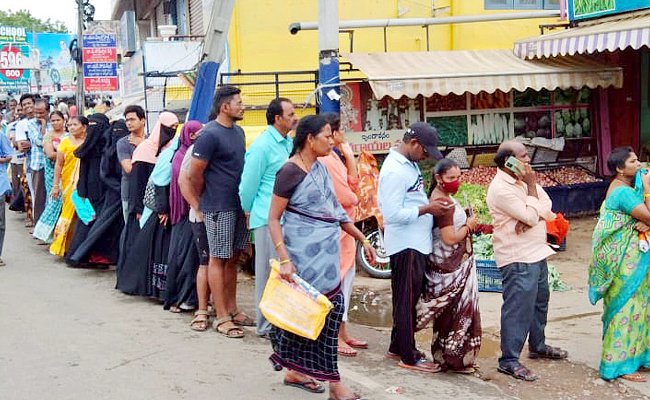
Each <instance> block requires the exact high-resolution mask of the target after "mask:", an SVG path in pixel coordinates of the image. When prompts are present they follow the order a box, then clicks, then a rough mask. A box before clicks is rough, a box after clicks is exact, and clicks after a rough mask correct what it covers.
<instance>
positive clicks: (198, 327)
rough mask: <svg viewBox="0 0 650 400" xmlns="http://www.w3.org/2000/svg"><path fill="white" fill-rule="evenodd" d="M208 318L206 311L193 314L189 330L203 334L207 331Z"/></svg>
mask: <svg viewBox="0 0 650 400" xmlns="http://www.w3.org/2000/svg"><path fill="white" fill-rule="evenodd" d="M209 320H210V316H209V315H208V312H207V311H203V310H198V311H197V312H195V313H194V319H193V320H192V322H190V328H191V329H192V330H193V331H198V332H203V331H205V330H207V329H208V321H209Z"/></svg>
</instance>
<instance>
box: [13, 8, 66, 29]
mask: <svg viewBox="0 0 650 400" xmlns="http://www.w3.org/2000/svg"><path fill="white" fill-rule="evenodd" d="M0 25H9V26H22V27H25V28H27V30H28V31H31V30H32V27H33V28H34V30H35V31H36V32H60V33H67V32H68V28H67V27H66V26H65V24H64V23H63V22H62V21H59V20H56V21H52V20H51V19H50V18H48V19H46V20H45V21H43V20H42V19H39V18H36V17H34V16H33V15H32V13H31V12H29V10H18V11H16V12H13V11H11V10H9V11H4V10H0Z"/></svg>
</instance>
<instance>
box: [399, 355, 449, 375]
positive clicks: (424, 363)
mask: <svg viewBox="0 0 650 400" xmlns="http://www.w3.org/2000/svg"><path fill="white" fill-rule="evenodd" d="M397 366H398V367H402V368H406V369H412V370H414V371H420V372H427V373H430V374H434V373H436V372H440V371H441V368H440V365H438V364H436V363H434V362H432V361H429V360H427V359H425V358H422V359H420V360H418V361H417V362H416V363H415V364H413V365H411V364H406V363H405V362H404V361H400V362H398V363H397Z"/></svg>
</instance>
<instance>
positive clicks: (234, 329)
mask: <svg viewBox="0 0 650 400" xmlns="http://www.w3.org/2000/svg"><path fill="white" fill-rule="evenodd" d="M227 322H230V323H232V324H233V326H231V327H230V328H223V329H220V327H221V325H223V324H225V323H227ZM212 327H213V328H214V330H215V331H217V332H219V333H220V334H222V335H224V336H225V337H227V338H229V339H241V338H243V337H244V331H242V330H241V328H239V327H238V326H236V325H235V324H234V322H233V320H232V318H231V317H230V315H229V316H227V317H223V318H219V319H218V320H216V321H214V323H213V324H212Z"/></svg>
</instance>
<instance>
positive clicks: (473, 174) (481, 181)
mask: <svg viewBox="0 0 650 400" xmlns="http://www.w3.org/2000/svg"><path fill="white" fill-rule="evenodd" d="M496 174H497V168H496V167H485V166H478V167H473V168H470V169H469V170H467V171H464V172H463V173H462V174H461V176H460V181H461V182H462V183H474V184H477V185H481V186H483V187H488V186H490V182H492V179H494V176H495V175H496Z"/></svg>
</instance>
